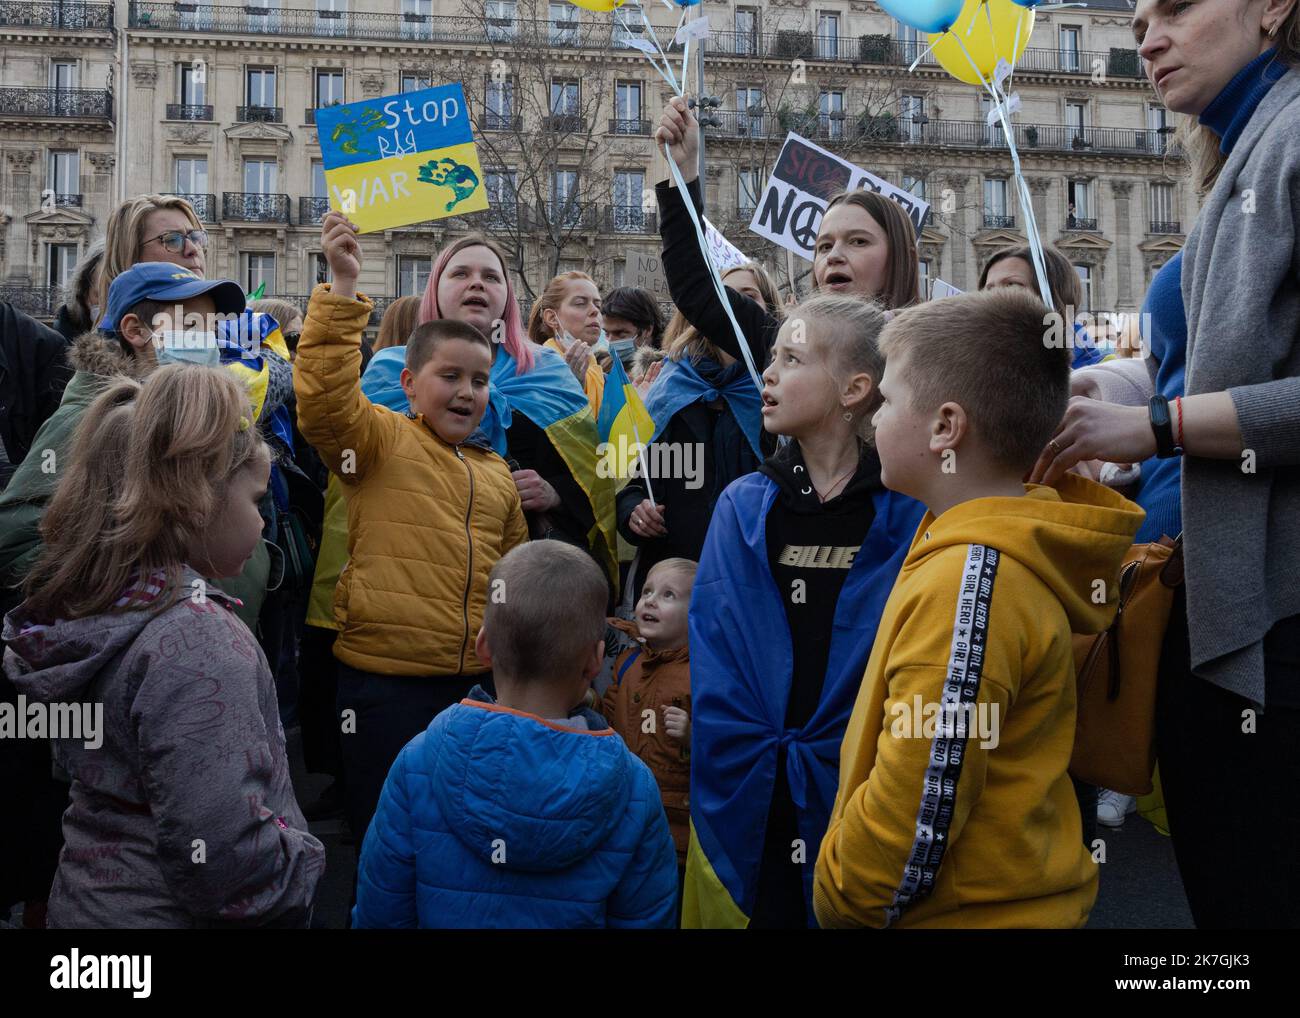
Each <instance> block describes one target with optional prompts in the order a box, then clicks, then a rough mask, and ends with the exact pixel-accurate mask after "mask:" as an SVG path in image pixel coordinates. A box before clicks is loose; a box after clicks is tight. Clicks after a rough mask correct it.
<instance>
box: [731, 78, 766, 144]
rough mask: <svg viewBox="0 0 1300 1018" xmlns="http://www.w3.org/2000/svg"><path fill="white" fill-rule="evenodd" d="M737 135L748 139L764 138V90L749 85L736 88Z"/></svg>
mask: <svg viewBox="0 0 1300 1018" xmlns="http://www.w3.org/2000/svg"><path fill="white" fill-rule="evenodd" d="M736 133H737V134H739V135H741V136H742V137H746V138H761V137H762V136H763V90H762V89H761V88H755V87H752V86H749V85H740V86H738V87H737V88H736Z"/></svg>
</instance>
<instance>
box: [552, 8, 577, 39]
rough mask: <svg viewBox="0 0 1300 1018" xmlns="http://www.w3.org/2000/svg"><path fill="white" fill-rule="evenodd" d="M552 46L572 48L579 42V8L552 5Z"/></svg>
mask: <svg viewBox="0 0 1300 1018" xmlns="http://www.w3.org/2000/svg"><path fill="white" fill-rule="evenodd" d="M550 13H551V44H552V45H555V46H572V45H575V44H576V43H577V41H578V8H576V7H574V6H573V4H571V3H568V2H565V3H551V5H550Z"/></svg>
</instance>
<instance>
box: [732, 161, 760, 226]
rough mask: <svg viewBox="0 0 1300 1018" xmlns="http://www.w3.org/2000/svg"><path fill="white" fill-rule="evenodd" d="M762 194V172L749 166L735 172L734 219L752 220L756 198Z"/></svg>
mask: <svg viewBox="0 0 1300 1018" xmlns="http://www.w3.org/2000/svg"><path fill="white" fill-rule="evenodd" d="M762 193H763V171H762V170H761V169H760V168H758V167H756V166H751V167H748V168H746V169H739V170H737V171H736V217H737V218H738V219H750V218H753V215H754V209H755V208H757V206H758V196H759V195H760V194H762Z"/></svg>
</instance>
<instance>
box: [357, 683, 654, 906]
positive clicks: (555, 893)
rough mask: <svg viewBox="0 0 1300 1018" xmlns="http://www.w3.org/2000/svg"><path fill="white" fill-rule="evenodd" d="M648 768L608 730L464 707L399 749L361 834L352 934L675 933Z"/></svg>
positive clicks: (437, 720) (491, 708) (463, 704)
mask: <svg viewBox="0 0 1300 1018" xmlns="http://www.w3.org/2000/svg"><path fill="white" fill-rule="evenodd" d="M676 896H677V859H676V855H675V854H674V851H673V842H672V838H671V836H670V835H669V833H668V822H667V820H666V819H665V818H664V811H663V805H662V803H661V801H660V797H659V789H658V787H657V786H656V785H655V780H654V777H653V775H651V773H650V770H649V768H648V767H646V765H645V764H643V763H642V762H641V761H640V760H638V759H637V758H636V757H635V756H633V755H632V753H631V752H630V751H629V750H628V748H627V747H626V746H625V745H624V744H623V740H622V739H620V738H619V737H618V735H617V734H615V733H614V731H613V730H612V729H608V728H607V729H604V730H601V731H586V732H580V731H572V730H568V729H564V728H561V727H559V726H558V725H552V724H551V723H549V722H546V721H543V720H541V719H540V718H537V717H534V716H533V715H531V714H523V713H520V712H518V711H513V710H510V709H509V708H506V707H501V706H499V705H497V704H492V703H471V702H469V701H463V702H461V703H459V704H457V705H455V706H453V707H450V708H448V709H447V710H445V711H443V712H442V713H441V714H439V715H438V716H437V717H436V718H434V719H433V721H432V722H431V723H430V725H429V727H428V728H427V729H426V730H425V731H424V732H422V733H421V734H419V735H417V736H416V737H415V738H414V739H412V740H411V741H410V742H409V743H408V744H407V746H406V748H405V749H403V750H402V752H401V754H400V755H399V756H398V758H397V760H396V762H395V763H394V764H393V769H392V770H391V771H390V772H389V774H388V780H387V781H386V782H385V784H384V791H383V795H382V796H381V797H380V800H379V809H378V811H377V812H376V813H375V817H374V820H373V821H372V822H371V824H370V829H369V831H368V832H367V834H366V839H365V844H364V845H363V846H362V850H361V863H360V868H359V872H358V877H357V905H356V908H355V909H354V910H353V913H352V921H353V926H355V927H359V928H367V927H383V928H410V927H416V926H419V927H425V928H428V927H442V928H468V927H479V928H485V927H491V928H514V929H518V928H552V929H560V928H564V929H575V928H601V927H651V928H664V927H671V926H673V925H674V908H675V903H676Z"/></svg>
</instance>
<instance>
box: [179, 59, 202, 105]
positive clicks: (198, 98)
mask: <svg viewBox="0 0 1300 1018" xmlns="http://www.w3.org/2000/svg"><path fill="white" fill-rule="evenodd" d="M201 66H202V65H195V64H177V65H176V101H177V102H178V103H180V104H181V105H182V106H202V105H204V104H205V103H206V102H207V94H208V79H207V68H206V67H203V68H202V69H200V67H201Z"/></svg>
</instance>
